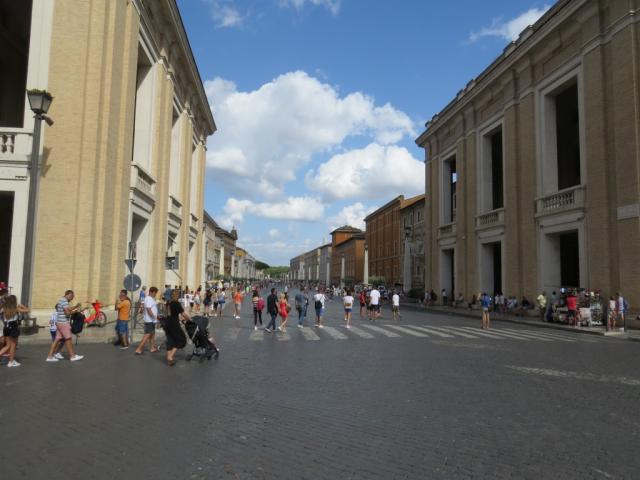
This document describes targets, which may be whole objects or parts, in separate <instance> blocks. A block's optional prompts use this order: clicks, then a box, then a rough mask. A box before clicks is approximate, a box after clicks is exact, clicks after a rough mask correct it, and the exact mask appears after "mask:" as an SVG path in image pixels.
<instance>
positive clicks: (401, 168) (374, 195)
mask: <svg viewBox="0 0 640 480" xmlns="http://www.w3.org/2000/svg"><path fill="white" fill-rule="evenodd" d="M306 185H307V187H308V188H310V189H311V190H314V191H316V192H319V193H321V194H322V195H323V197H324V198H325V199H327V200H338V199H346V198H371V199H385V198H391V197H393V196H395V195H400V194H405V195H413V194H416V193H419V192H422V191H424V164H423V163H422V162H421V161H419V160H417V159H415V158H414V157H413V156H412V155H411V153H410V152H409V151H408V150H407V149H406V148H404V147H398V146H393V145H391V146H384V145H380V144H377V143H372V144H370V145H368V146H367V147H365V148H363V149H359V150H351V151H348V152H345V153H341V154H338V155H335V156H333V157H332V158H331V159H330V160H329V161H327V162H326V163H323V164H322V165H320V167H318V169H317V170H310V171H309V172H308V173H307V175H306Z"/></svg>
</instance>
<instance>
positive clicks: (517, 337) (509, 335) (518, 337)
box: [463, 327, 533, 341]
mask: <svg viewBox="0 0 640 480" xmlns="http://www.w3.org/2000/svg"><path fill="white" fill-rule="evenodd" d="M463 328H464V329H465V330H469V329H470V328H466V327H463ZM491 333H492V334H493V335H497V336H501V337H507V338H511V339H515V340H525V341H527V340H533V338H532V337H523V336H521V335H516V334H513V333H509V332H505V331H502V330H491Z"/></svg>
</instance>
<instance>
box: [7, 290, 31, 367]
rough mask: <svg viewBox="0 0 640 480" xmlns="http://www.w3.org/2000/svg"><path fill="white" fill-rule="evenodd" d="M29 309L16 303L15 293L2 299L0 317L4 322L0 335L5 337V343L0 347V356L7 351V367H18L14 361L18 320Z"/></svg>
mask: <svg viewBox="0 0 640 480" xmlns="http://www.w3.org/2000/svg"><path fill="white" fill-rule="evenodd" d="M28 312H29V309H28V308H27V307H25V306H24V305H20V304H19V303H18V299H17V298H16V296H15V295H9V296H7V297H6V299H5V300H4V302H3V304H2V307H1V308H0V318H2V322H3V323H4V327H3V329H2V335H3V336H4V338H5V345H4V347H2V349H0V356H2V355H4V354H5V353H9V363H7V367H19V366H20V363H18V362H17V361H16V349H17V348H18V337H19V336H20V326H19V325H18V321H19V318H20V314H21V313H28Z"/></svg>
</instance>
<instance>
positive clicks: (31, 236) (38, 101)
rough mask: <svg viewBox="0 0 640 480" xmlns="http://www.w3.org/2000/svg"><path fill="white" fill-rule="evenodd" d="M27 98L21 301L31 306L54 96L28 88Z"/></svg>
mask: <svg viewBox="0 0 640 480" xmlns="http://www.w3.org/2000/svg"><path fill="white" fill-rule="evenodd" d="M27 98H28V99H29V105H30V107H31V110H32V111H33V113H34V114H35V115H34V123H33V143H32V146H31V163H30V165H29V205H28V209H27V231H26V238H25V242H24V264H23V268H22V292H21V296H22V298H21V302H22V304H23V305H29V306H31V286H32V285H33V258H34V256H35V255H34V253H35V241H34V240H35V233H36V218H37V217H36V213H37V210H38V189H39V186H40V172H39V166H40V132H41V129H42V120H44V121H45V122H47V125H49V126H51V125H53V120H51V119H50V118H49V117H47V112H48V111H49V107H50V106H51V102H52V101H53V97H52V96H51V94H50V93H49V92H47V91H46V90H27Z"/></svg>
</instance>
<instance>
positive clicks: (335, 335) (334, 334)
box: [318, 325, 349, 340]
mask: <svg viewBox="0 0 640 480" xmlns="http://www.w3.org/2000/svg"><path fill="white" fill-rule="evenodd" d="M318 330H323V331H325V332H327V334H329V335H331V336H332V337H333V338H334V339H336V340H346V339H347V338H349V337H347V336H346V335H345V334H344V333H342V332H340V331H338V329H336V328H333V327H327V326H326V325H325V326H324V327H323V328H319V329H318Z"/></svg>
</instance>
